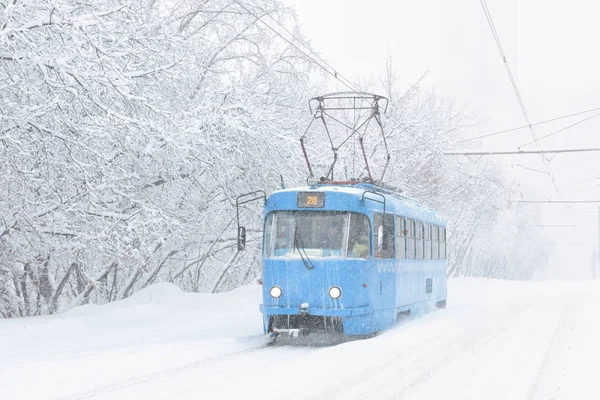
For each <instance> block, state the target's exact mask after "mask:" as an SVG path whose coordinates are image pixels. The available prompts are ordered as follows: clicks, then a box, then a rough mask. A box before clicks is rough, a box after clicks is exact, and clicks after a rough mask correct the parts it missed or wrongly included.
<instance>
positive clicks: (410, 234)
mask: <svg viewBox="0 0 600 400" xmlns="http://www.w3.org/2000/svg"><path fill="white" fill-rule="evenodd" d="M406 222H407V227H406V228H407V229H406V230H407V232H406V253H407V255H408V259H409V260H414V259H415V221H413V220H410V219H409V220H406Z"/></svg>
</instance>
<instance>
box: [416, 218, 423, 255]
mask: <svg viewBox="0 0 600 400" xmlns="http://www.w3.org/2000/svg"><path fill="white" fill-rule="evenodd" d="M415 227H416V238H415V239H416V242H417V246H416V252H417V260H422V259H423V247H424V246H423V223H422V222H419V221H416V222H415Z"/></svg>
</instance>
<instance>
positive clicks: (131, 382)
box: [54, 342, 274, 400]
mask: <svg viewBox="0 0 600 400" xmlns="http://www.w3.org/2000/svg"><path fill="white" fill-rule="evenodd" d="M271 348H274V346H273V342H267V343H262V344H259V345H256V346H253V347H249V348H245V349H242V350H238V351H232V352H228V353H224V354H220V355H218V356H214V357H209V358H205V359H202V360H197V361H193V362H190V363H186V364H183V365H179V366H176V367H172V368H167V369H164V370H161V371H157V372H153V373H149V374H144V375H141V376H138V377H135V378H131V379H125V380H122V381H119V382H114V383H110V384H107V385H103V386H99V387H95V388H93V389H90V390H86V391H85V392H79V393H76V394H71V395H68V396H62V397H57V398H55V399H54V400H83V399H89V398H92V397H95V396H97V395H101V394H106V393H110V392H112V391H115V390H121V389H125V388H128V387H131V386H136V385H141V384H144V383H147V382H151V381H156V380H159V379H162V378H166V377H170V376H174V375H177V374H179V373H182V372H185V371H188V370H190V369H193V368H197V367H201V366H204V365H207V364H210V363H214V362H219V361H223V360H227V359H229V358H232V357H236V356H240V355H244V354H249V353H255V352H259V351H261V350H268V349H271Z"/></svg>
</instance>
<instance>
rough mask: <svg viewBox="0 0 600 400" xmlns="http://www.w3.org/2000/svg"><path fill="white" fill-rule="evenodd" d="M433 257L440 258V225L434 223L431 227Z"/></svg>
mask: <svg viewBox="0 0 600 400" xmlns="http://www.w3.org/2000/svg"><path fill="white" fill-rule="evenodd" d="M431 250H432V253H431V259H432V260H439V259H440V227H439V226H437V225H433V226H432V227H431Z"/></svg>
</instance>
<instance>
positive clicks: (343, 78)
mask: <svg viewBox="0 0 600 400" xmlns="http://www.w3.org/2000/svg"><path fill="white" fill-rule="evenodd" d="M250 1H251V2H252V4H254V5H255V6H256V7H257V8H258V9H259V10H261V11H262V12H263V13H265V15H267V16H268V17H269V18H271V20H272V21H273V22H275V23H276V24H277V25H278V26H279V27H281V29H283V30H284V31H285V32H286V33H287V34H289V35H290V36H291V37H292V38H294V40H296V41H297V42H298V43H300V44H302V46H304V48H305V49H306V50H308V51H309V52H310V53H311V54H312V55H313V56H314V57H315V58H317V59H318V60H319V61H321V62H322V63H323V64H325V65H326V66H327V67H328V68H331V69H332V70H333V72H334V75H335V77H336V79H338V80H339V81H340V82H341V81H342V80H344V81H346V82H347V83H348V84H347V85H346V86H351V87H352V88H353V89H352V90H354V91H355V92H360V90H358V89H357V88H356V85H354V83H352V81H351V80H349V79H347V78H346V77H344V76H343V75H342V74H341V73H339V72H338V70H337V69H336V68H334V67H332V66H331V65H330V64H329V63H328V62H327V61H326V60H324V59H323V58H322V57H321V56H320V55H319V54H318V53H317V52H316V51H314V50H313V49H311V48H310V47H309V46H307V45H306V44H305V43H304V41H303V40H301V39H300V38H298V37H297V36H296V35H295V34H294V33H293V32H290V30H289V29H288V28H287V27H286V26H285V25H283V24H282V23H281V22H279V21H278V20H277V19H276V18H274V17H273V16H272V15H271V13H270V12H268V11H267V10H265V9H264V8H262V7H261V6H260V5H259V4H258V3H256V1H254V0H250Z"/></svg>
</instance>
